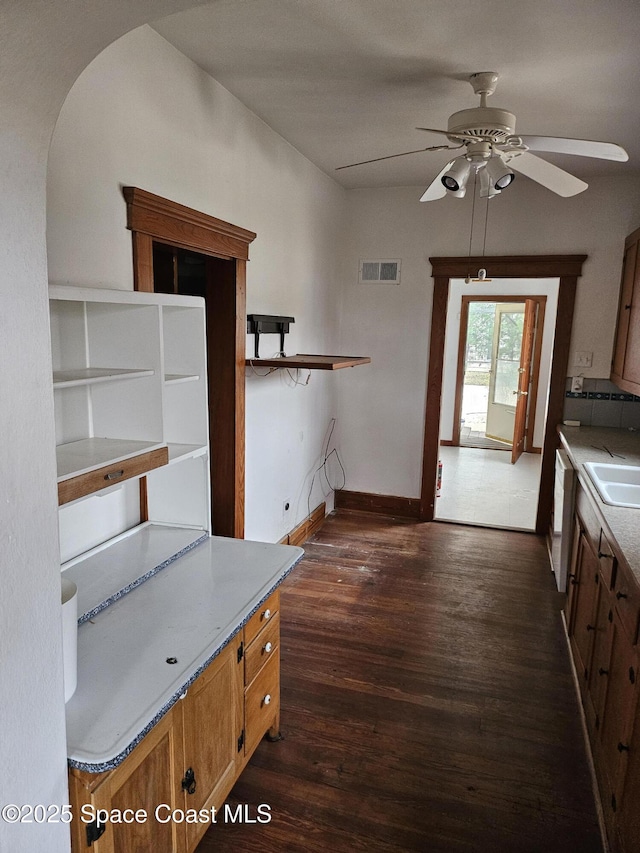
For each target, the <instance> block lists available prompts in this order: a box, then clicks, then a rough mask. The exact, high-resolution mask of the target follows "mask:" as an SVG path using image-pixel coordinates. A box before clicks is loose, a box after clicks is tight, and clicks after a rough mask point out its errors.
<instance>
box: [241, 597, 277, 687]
mask: <svg viewBox="0 0 640 853" xmlns="http://www.w3.org/2000/svg"><path fill="white" fill-rule="evenodd" d="M279 644H280V614H279V613H276V614H275V615H274V616H272V617H271V618H270V619H269V621H268V622H267V624H266V625H265V626H264V628H263V629H262V630H261V631H260V632H259V633H258V635H257V636H256V637H255V639H254V640H253V641H252V642H251V643H249V645H248V646H247V648H246V651H245V657H244V683H245V685H248V684H251V682H252V681H253V679H254V678H255V677H256V675H257V674H258V673H259V672H260V670H261V669H262V667H263V666H264V665H265V664H266V663H267V662H268V661H269V660H271V658H272V657H273V656H274V655H277V653H278V648H279Z"/></svg>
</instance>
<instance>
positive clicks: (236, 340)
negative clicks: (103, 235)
mask: <svg viewBox="0 0 640 853" xmlns="http://www.w3.org/2000/svg"><path fill="white" fill-rule="evenodd" d="M123 194H124V197H125V200H126V202H127V228H129V230H130V231H131V232H132V238H133V267H134V287H135V289H136V290H143V291H154V290H158V291H161V292H164V293H166V292H176V293H186V294H191V295H199V296H203V297H204V299H205V302H206V306H207V337H208V348H209V351H208V362H209V364H208V380H209V431H210V439H209V443H210V454H211V504H212V507H211V514H212V518H211V529H212V532H213V533H215V534H217V535H219V536H233V537H236V538H240V539H241V538H243V536H244V476H245V430H244V419H245V396H244V395H245V390H244V388H245V381H244V380H245V376H244V371H245V350H246V329H245V317H246V262H247V260H248V257H249V244H250V243H251V242H252V241H253V240H254V239H255V237H256V235H255V233H254V232H253V231H248V230H246V229H244V228H240V227H238V226H236V225H232V224H231V223H229V222H224V221H223V220H221V219H217V218H216V217H214V216H210V215H208V214H206V213H202V212H200V211H197V210H192V209H191V208H188V207H185V206H184V205H181V204H178V203H177V202H174V201H170V200H169V199H164V198H162V197H161V196H157V195H154V194H153V193H149V192H147V191H145V190H141V189H138V188H137V187H124V188H123ZM190 267H191V268H192V269H191V271H190V272H189V273H188V272H187V271H188V270H189V268H190Z"/></svg>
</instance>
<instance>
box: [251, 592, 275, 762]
mask: <svg viewBox="0 0 640 853" xmlns="http://www.w3.org/2000/svg"><path fill="white" fill-rule="evenodd" d="M279 611H280V593H279V591H278V590H276V591H275V592H274V593H273V594H272V595H271V596H269V598H268V599H267V600H266V601H265V603H264V604H263V605H262V606H261V607H260V608H259V610H258V611H257V612H256V613H255V614H254V615H253V616H252V618H251V619H250V620H249V622H247V624H246V625H245V629H244V638H245V654H244V659H245V677H244V684H245V705H244V707H245V754H246V755H249V754H250V753H252V752H253V750H254V749H255V748H256V746H257V745H258V743H259V741H260V739H261V738H262V736H263V735H264V733H265V731H269V734H270V736H271V737H272V738H277V737H278V736H279V731H280V612H279Z"/></svg>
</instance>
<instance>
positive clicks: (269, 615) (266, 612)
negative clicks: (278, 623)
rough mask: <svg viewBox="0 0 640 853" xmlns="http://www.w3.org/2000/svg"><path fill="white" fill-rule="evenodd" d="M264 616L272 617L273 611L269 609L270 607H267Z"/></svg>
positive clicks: (264, 617)
mask: <svg viewBox="0 0 640 853" xmlns="http://www.w3.org/2000/svg"><path fill="white" fill-rule="evenodd" d="M262 617H263V619H270V618H271V611H270V610H269V608H268V607H267V609H266V610H265V611H264V613H263V614H262Z"/></svg>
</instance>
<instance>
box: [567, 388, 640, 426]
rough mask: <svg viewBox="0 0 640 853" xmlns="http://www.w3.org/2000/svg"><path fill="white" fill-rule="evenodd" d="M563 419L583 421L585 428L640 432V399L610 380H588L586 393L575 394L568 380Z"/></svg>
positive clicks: (584, 391) (584, 389) (583, 390)
mask: <svg viewBox="0 0 640 853" xmlns="http://www.w3.org/2000/svg"><path fill="white" fill-rule="evenodd" d="M563 419H564V420H572V421H580V423H581V424H582V426H600V427H622V428H623V429H624V428H627V427H633V428H635V429H640V397H637V396H635V395H634V394H627V393H626V392H624V391H621V390H620V389H619V388H618V387H617V386H615V385H614V384H613V382H610V381H609V380H608V379H585V380H584V383H583V386H582V391H580V392H576V391H572V390H571V378H568V379H567V384H566V390H565V400H564V414H563Z"/></svg>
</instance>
